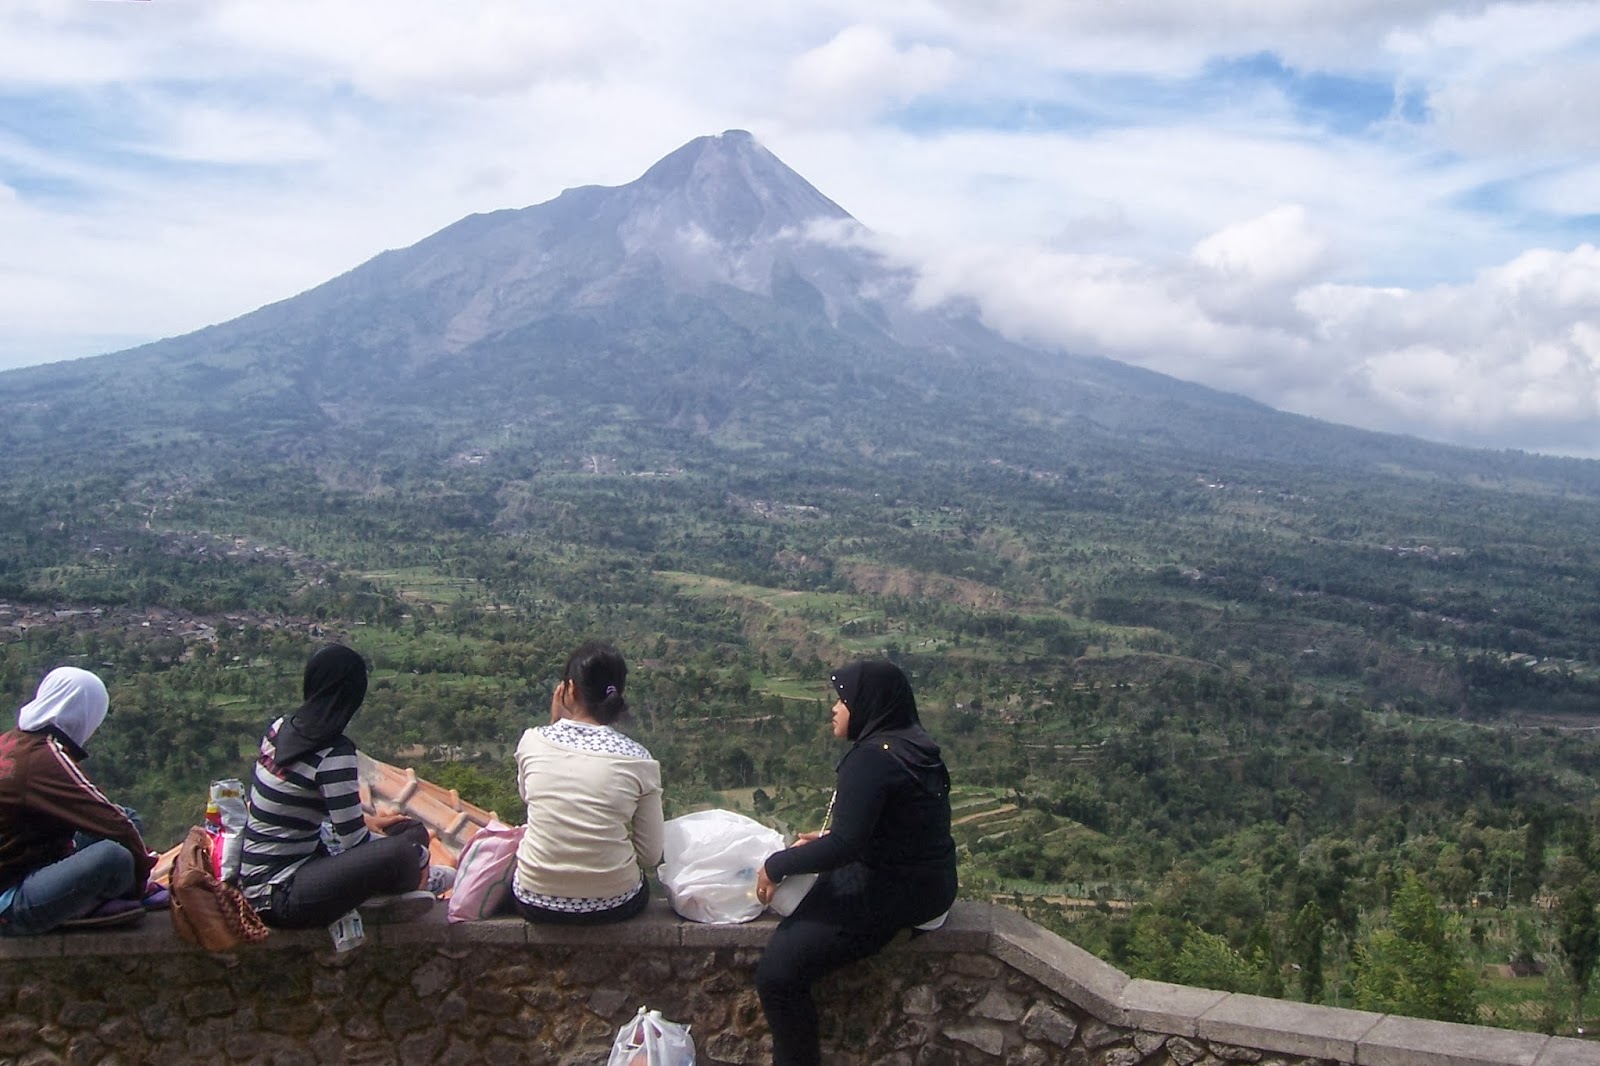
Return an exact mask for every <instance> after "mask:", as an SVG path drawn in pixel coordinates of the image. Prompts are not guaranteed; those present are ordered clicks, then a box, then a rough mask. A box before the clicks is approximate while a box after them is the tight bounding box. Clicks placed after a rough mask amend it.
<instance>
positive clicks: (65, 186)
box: [0, 0, 1600, 456]
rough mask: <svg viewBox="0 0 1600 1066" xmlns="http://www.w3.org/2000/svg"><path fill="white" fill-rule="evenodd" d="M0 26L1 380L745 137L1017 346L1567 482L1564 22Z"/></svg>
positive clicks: (1577, 182) (499, 13)
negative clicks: (735, 135)
mask: <svg viewBox="0 0 1600 1066" xmlns="http://www.w3.org/2000/svg"><path fill="white" fill-rule="evenodd" d="M577 6H578V5H561V6H559V7H558V6H556V5H543V4H538V3H533V2H530V0H462V2H460V3H453V4H439V3H437V2H435V0H346V2H343V3H340V4H337V5H329V4H326V3H320V2H301V0H273V2H271V3H260V2H258V0H147V2H139V3H134V2H119V0H8V2H7V3H6V4H5V5H0V368H4V367H10V366H21V365H26V364H29V363H36V362H45V361H51V360H56V359H64V358H76V357H81V356H87V355H94V354H98V353H103V352H107V351H112V350H116V349H118V348H122V347H126V346H128V345H131V344H135V343H139V342H142V341H146V340H152V339H157V338H160V337H165V336H172V335H175V334H180V333H185V332H189V331H191V330H194V329H197V328H200V327H202V326H205V325H208V324H211V323H214V322H218V321H223V320H226V319H228V318H232V317H234V316H236V315H239V314H242V313H245V312H247V311H250V310H252V309H254V308H256V307H258V306H261V305H262V304H265V303H270V302H272V301H275V300H279V299H282V298H284V297H286V296H290V295H293V294H294V293H297V292H300V291H303V290H305V289H307V288H310V287H312V286H314V285H316V284H319V283H320V282H322V281H325V280H327V279H328V278H330V277H332V276H334V275H336V274H338V273H341V272H343V271H345V270H348V269H349V268H350V267H352V266H354V265H356V264H358V263H360V262H362V261H364V260H366V259H368V258H370V257H371V256H373V255H375V254H377V253H378V252H380V251H382V250H384V249H386V248H393V247H400V246H404V245H408V244H411V243H413V242H415V241H417V240H419V239H421V238H422V237H424V236H426V235H427V234H429V233H431V232H433V231H435V230H437V229H440V228H442V227H443V226H446V225H448V224H449V223H451V222H453V221H455V220H456V219H458V218H460V217H462V216H463V215H467V214H470V213H472V212H480V211H491V210H497V209H500V208H505V207H522V206H526V205H528V204H532V203H538V202H541V201H544V200H547V199H550V198H551V197H553V196H555V195H557V194H558V193H559V192H560V191H561V190H562V189H564V188H567V187H570V186H574V185H583V184H621V183H623V182H626V181H629V180H632V179H633V178H634V177H637V176H638V175H639V174H640V173H642V172H643V171H644V170H645V169H646V168H647V167H648V166H649V165H650V163H652V162H653V161H654V160H656V159H657V158H659V157H660V156H662V155H664V154H666V153H667V152H669V151H671V150H672V149H673V148H675V147H676V146H678V145H679V144H681V143H683V142H684V141H687V140H689V139H691V138H693V137H696V136H700V135H703V134H707V133H715V132H719V131H721V130H724V129H729V128H743V129H749V130H751V131H752V132H754V133H755V134H756V136H757V137H758V138H759V139H760V140H761V141H762V143H764V144H765V145H766V146H767V147H769V148H770V149H772V150H773V151H774V152H776V153H777V154H778V156H779V157H780V158H782V159H783V160H784V161H785V162H787V163H788V164H789V165H790V166H792V167H794V168H795V169H796V170H798V171H800V173H802V174H803V175H805V176H806V177H807V178H808V179H810V180H811V181H812V182H813V183H814V184H815V185H817V186H818V187H819V188H820V189H821V190H822V191H823V192H824V193H826V194H827V195H828V196H830V197H831V198H833V199H834V200H835V201H837V202H838V203H839V204H840V205H842V206H843V207H845V208H846V209H847V210H849V211H850V212H852V213H853V214H854V215H855V216H856V217H857V218H858V219H860V220H861V221H862V222H863V223H864V224H866V225H867V226H868V227H870V228H871V229H872V230H873V231H874V233H875V234H876V235H877V236H876V239H877V241H878V242H879V243H880V245H881V247H882V249H883V251H884V252H885V254H886V255H889V256H891V257H893V258H894V259H896V260H897V261H899V262H902V263H904V264H905V265H906V266H907V267H908V268H910V269H913V270H915V271H917V272H918V273H919V275H920V278H921V282H920V285H919V293H920V295H921V297H922V298H924V299H926V300H928V301H930V302H936V301H941V300H954V299H961V300H967V301H972V302H974V303H975V304H976V305H977V306H978V307H979V308H980V309H981V310H982V313H983V314H984V316H985V318H986V319H987V320H988V321H989V322H990V324H991V325H993V326H994V327H996V328H997V329H1000V330H1002V331H1004V332H1006V333H1008V334H1010V335H1012V336H1014V337H1016V338H1018V339H1020V340H1023V341H1026V342H1028V343H1031V344H1035V345H1039V346H1043V347H1047V348H1055V349H1062V350H1071V351H1076V352H1087V353H1094V354H1101V355H1106V356H1109V357H1112V358H1116V359H1121V360H1124V361H1127V362H1131V363H1136V364H1139V365H1141V366H1146V367H1149V368H1151V369H1155V370H1159V371H1162V372H1164V373H1169V374H1173V375H1175V376H1179V377H1183V378H1187V379H1190V380H1194V381H1200V382H1203V383H1206V384H1209V385H1213V386H1215V387H1218V388H1223V389H1227V390H1229V391H1234V392H1240V393H1243V394H1246V395H1249V396H1252V397H1254V398H1256V399H1259V400H1261V401H1263V402H1266V403H1269V404H1272V405H1273V406H1276V407H1280V408H1283V409H1286V410H1292V411H1297V412H1300V413H1304V414H1309V415H1314V416H1316V417H1320V418H1326V419H1330V420H1334V421H1338V422H1344V423H1349V424H1353V425H1360V426H1365V427H1368V428H1373V429H1382V430H1388V431H1394V432H1402V433H1411V434H1415V435H1419V436H1424V437H1429V438H1432V439H1437V440H1446V441H1453V442H1458V443H1465V444H1473V445H1482V446H1489V447H1517V448H1528V449H1534V450H1545V451H1552V452H1561V453H1566V454H1580V455H1594V456H1600V432H1596V431H1597V430H1600V251H1597V248H1596V245H1597V244H1600V108H1596V107H1594V106H1593V105H1592V103H1591V101H1593V100H1595V99H1597V98H1600V5H1597V4H1594V3H1591V2H1585V3H1446V2H1436V0H1316V2H1312V0H1298V2H1296V0H1230V2H1228V3H1225V4H1211V5H1201V4H1194V3H1191V2H1183V3H1179V2H1175V0H1119V2H1118V3H1115V4H1109V3H1103V2H1100V0H881V2H879V3H875V4H873V5H870V6H868V5H861V4H857V3H849V4H847V3H842V2H830V0H808V2H805V3H800V2H794V0H769V2H764V3H762V4H750V5H729V4H725V3H720V2H718V3H711V2H709V0H657V2H653V3H650V4H616V5H606V6H605V7H604V10H603V11H598V10H597V12H596V13H591V12H588V11H584V10H576V9H575V8H576V7H577Z"/></svg>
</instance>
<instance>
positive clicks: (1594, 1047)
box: [1533, 1036, 1600, 1066]
mask: <svg viewBox="0 0 1600 1066" xmlns="http://www.w3.org/2000/svg"><path fill="white" fill-rule="evenodd" d="M1596 1063H1600V1044H1596V1043H1592V1042H1590V1041H1588V1040H1572V1039H1569V1038H1568V1037H1564V1036H1553V1037H1551V1038H1550V1042H1549V1043H1548V1044H1546V1045H1545V1046H1544V1050H1543V1051H1541V1052H1539V1057H1538V1058H1537V1059H1535V1060H1534V1063H1533V1066H1595V1064H1596Z"/></svg>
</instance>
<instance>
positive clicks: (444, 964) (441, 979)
mask: <svg viewBox="0 0 1600 1066" xmlns="http://www.w3.org/2000/svg"><path fill="white" fill-rule="evenodd" d="M455 979H456V967H455V963H454V962H452V961H451V960H449V959H443V958H432V959H429V960H428V961H427V962H425V963H423V964H422V965H421V966H418V967H417V968H416V970H414V971H412V974H411V990H412V991H413V992H415V993H416V994H417V998H418V999H421V1000H429V999H432V998H433V997H435V996H437V995H438V994H439V993H441V992H443V991H444V990H445V989H447V988H449V987H450V986H451V985H453V984H454V983H455Z"/></svg>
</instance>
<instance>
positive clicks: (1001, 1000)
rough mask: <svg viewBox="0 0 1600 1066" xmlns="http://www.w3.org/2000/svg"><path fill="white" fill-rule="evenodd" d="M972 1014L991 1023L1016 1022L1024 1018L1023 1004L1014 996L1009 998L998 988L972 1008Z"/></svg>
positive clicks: (993, 989)
mask: <svg viewBox="0 0 1600 1066" xmlns="http://www.w3.org/2000/svg"><path fill="white" fill-rule="evenodd" d="M972 1013H973V1014H976V1015H977V1016H978V1017H980V1018H988V1019H989V1020H990V1021H996V1022H1014V1021H1016V1020H1017V1019H1018V1018H1020V1017H1022V1004H1021V1003H1020V1002H1018V1001H1017V999H1016V998H1015V997H1014V996H1008V995H1006V994H1005V993H1004V992H1002V991H1000V990H999V989H997V988H991V989H990V990H989V992H988V994H987V995H985V996H984V997H983V998H982V999H981V1000H979V1001H978V1005H977V1006H975V1007H973V1008H972Z"/></svg>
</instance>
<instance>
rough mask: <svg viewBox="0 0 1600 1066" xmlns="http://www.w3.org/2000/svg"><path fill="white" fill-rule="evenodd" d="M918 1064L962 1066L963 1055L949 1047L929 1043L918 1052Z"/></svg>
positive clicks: (917, 1065) (922, 1065)
mask: <svg viewBox="0 0 1600 1066" xmlns="http://www.w3.org/2000/svg"><path fill="white" fill-rule="evenodd" d="M916 1066H962V1064H961V1056H960V1055H958V1054H956V1053H955V1052H954V1051H952V1050H950V1049H949V1048H945V1047H936V1046H935V1045H933V1044H929V1045H928V1046H927V1047H924V1048H923V1049H922V1050H921V1051H918V1052H917V1062H916Z"/></svg>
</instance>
